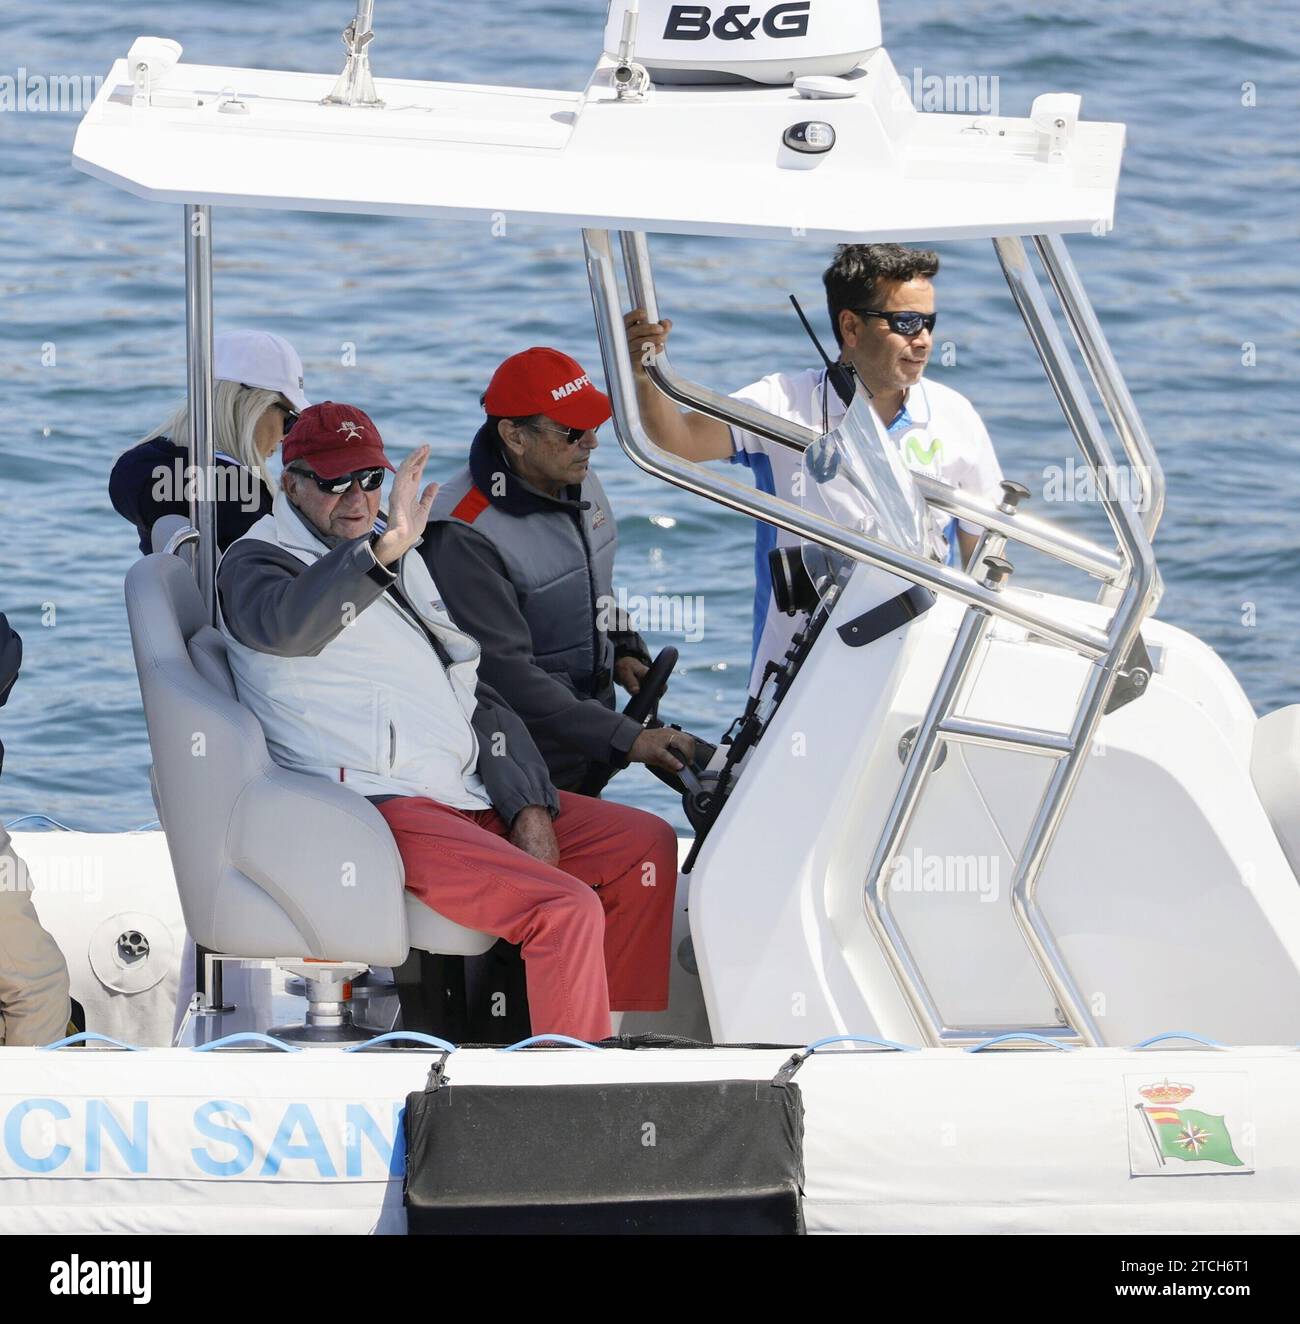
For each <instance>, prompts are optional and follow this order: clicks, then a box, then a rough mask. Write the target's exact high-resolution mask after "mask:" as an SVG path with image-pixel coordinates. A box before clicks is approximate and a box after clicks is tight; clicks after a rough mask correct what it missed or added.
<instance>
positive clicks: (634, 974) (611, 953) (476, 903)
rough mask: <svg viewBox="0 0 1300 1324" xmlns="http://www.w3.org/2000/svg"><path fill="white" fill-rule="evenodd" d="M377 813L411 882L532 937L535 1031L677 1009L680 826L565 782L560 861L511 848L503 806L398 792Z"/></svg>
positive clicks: (527, 941)
mask: <svg viewBox="0 0 1300 1324" xmlns="http://www.w3.org/2000/svg"><path fill="white" fill-rule="evenodd" d="M379 812H380V813H381V814H383V816H384V818H385V820H386V821H387V823H388V826H389V827H390V828H391V829H392V832H393V836H394V837H395V838H396V839H397V849H398V851H399V852H400V853H401V856H402V863H403V865H404V866H405V868H406V887H407V890H408V891H410V892H413V893H414V894H415V895H416V896H418V897H419V898H420V900H421V901H423V902H425V904H427V905H428V906H429V907H431V908H432V909H433V910H436V911H437V912H438V913H439V914H440V915H444V916H446V918H447V919H449V920H452V921H454V922H455V923H457V924H463V925H464V926H465V927H466V928H468V929H478V930H479V931H480V932H483V933H491V934H493V935H495V936H496V937H499V938H505V939H506V940H507V941H508V942H513V943H519V944H520V945H521V946H522V947H523V958H524V972H525V977H526V979H527V982H528V1006H529V1012H530V1018H531V1021H532V1028H533V1033H534V1034H568V1035H572V1036H574V1038H577V1039H586V1040H597V1039H604V1038H606V1037H607V1036H608V1035H609V1034H610V1019H609V1013H610V1009H611V1007H612V1008H613V1009H614V1010H615V1011H662V1010H663V1009H664V1008H665V1007H667V1005H668V959H669V950H668V949H669V946H670V942H671V938H672V927H673V897H674V894H675V892H676V888H677V836H676V833H675V832H674V831H673V829H672V827H670V826H669V824H667V823H665V822H664V821H663V820H662V819H660V818H656V817H655V816H654V815H653V814H647V813H643V812H642V811H641V810H639V809H632V808H629V807H628V806H627V805H620V804H613V803H610V802H609V801H605V800H594V799H591V798H590V797H588V796H583V795H570V794H569V793H568V792H566V791H561V792H560V813H559V817H558V818H556V819H555V820H554V824H553V826H554V828H555V837H556V841H557V842H558V844H559V848H560V863H559V867H558V868H556V867H552V866H551V865H549V864H543V863H542V862H541V861H540V860H537V859H534V858H533V857H532V856H531V855H528V854H526V853H525V852H524V851H521V850H519V849H518V848H517V847H515V846H512V845H511V844H510V842H509V841H508V840H507V837H508V835H509V829H508V828H507V827H506V825H505V823H504V822H503V821H502V819H501V818H500V817H499V816H498V815H497V813H496V812H495V810H491V809H482V810H474V811H465V810H462V809H451V808H449V807H448V806H446V805H442V804H438V803H437V802H436V801H433V800H422V799H418V798H415V797H400V798H398V799H395V800H386V801H385V802H384V803H383V804H381V805H379Z"/></svg>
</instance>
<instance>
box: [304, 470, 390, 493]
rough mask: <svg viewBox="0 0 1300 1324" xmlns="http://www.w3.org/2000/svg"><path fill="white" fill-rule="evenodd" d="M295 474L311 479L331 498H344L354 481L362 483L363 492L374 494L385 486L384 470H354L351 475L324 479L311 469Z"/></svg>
mask: <svg viewBox="0 0 1300 1324" xmlns="http://www.w3.org/2000/svg"><path fill="white" fill-rule="evenodd" d="M293 472H294V473H297V474H302V476H303V477H304V478H310V479H311V480H312V482H313V483H315V484H316V486H317V487H319V488H320V490H321V491H322V492H328V493H329V495H330V496H342V495H343V493H344V492H346V491H347V490H348V488H350V487H351V486H352V484H353V482H354V481H356V482H357V483H360V485H361V490H362V491H363V492H374V491H376V490H377V489H379V488H380V487H382V486H383V485H384V470H383V469H382V468H378V469H354V470H353V471H352V472H351V473H350V474H339V476H338V477H337V478H322V477H321V476H320V474H318V473H313V472H312V471H311V470H310V469H294V470H293Z"/></svg>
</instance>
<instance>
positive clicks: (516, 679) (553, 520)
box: [421, 425, 646, 787]
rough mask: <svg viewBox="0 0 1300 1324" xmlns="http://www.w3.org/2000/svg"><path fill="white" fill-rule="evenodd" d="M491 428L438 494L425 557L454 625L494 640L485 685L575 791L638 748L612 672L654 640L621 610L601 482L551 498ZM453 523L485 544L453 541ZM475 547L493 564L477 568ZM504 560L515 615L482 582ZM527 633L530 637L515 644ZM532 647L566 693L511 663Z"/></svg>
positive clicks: (614, 537) (487, 642)
mask: <svg viewBox="0 0 1300 1324" xmlns="http://www.w3.org/2000/svg"><path fill="white" fill-rule="evenodd" d="M489 428H490V425H485V426H484V427H483V428H482V429H480V431H479V433H478V435H477V436H476V437H475V438H474V443H473V446H472V447H471V449H470V461H469V464H468V465H467V466H466V468H464V469H463V470H461V472H460V473H458V474H457V475H456V476H455V477H453V478H452V479H450V480H449V481H448V482H446V483H444V484H443V485H442V487H441V489H440V490H439V492H438V496H437V499H436V500H435V502H434V505H433V510H432V512H431V514H430V516H429V529H428V531H427V533H426V538H425V544H424V546H423V547H422V549H421V550H422V552H424V553H425V555H426V559H427V562H428V564H429V568H430V570H431V571H432V573H433V576H434V579H435V581H436V583H437V585H438V589H439V591H440V592H441V594H442V596H443V598H444V599H445V601H446V603H447V606H448V608H449V609H450V612H451V614H452V616H453V618H454V619H456V621H457V622H458V623H459V624H460V625H461V627H462V628H463V629H465V630H467V631H468V632H469V633H470V634H473V635H477V636H478V637H479V638H480V639H481V642H482V643H483V645H484V650H483V651H484V656H483V663H482V667H483V672H482V674H483V675H484V678H485V679H487V681H488V682H489V684H492V685H493V686H494V688H496V689H497V690H498V691H499V692H500V694H501V696H502V698H504V699H505V701H506V702H507V703H508V704H510V706H511V707H513V708H514V709H515V711H516V712H518V713H519V715H520V716H521V717H522V718H523V719H524V721H525V722H526V723H528V725H529V729H530V731H531V732H532V735H533V738H534V740H535V741H536V742H537V745H538V748H539V749H541V751H542V753H543V755H545V756H546V759H547V764H548V766H549V767H550V769H551V776H552V779H553V780H554V781H555V784H556V785H557V786H561V787H570V786H573V785H574V784H576V782H577V781H578V780H580V778H581V774H582V772H583V771H584V770H585V767H586V765H587V764H589V763H591V762H621V761H622V758H623V757H624V756H625V755H626V753H627V750H628V749H630V748H631V744H632V741H633V740H634V739H635V738H636V734H637V731H638V729H639V728H637V727H636V726H635V724H634V723H632V722H631V721H630V720H629V719H626V718H623V717H621V716H620V715H618V714H616V713H614V712H613V711H612V708H613V701H614V687H613V666H614V662H615V660H616V657H620V656H623V655H625V654H630V655H632V656H637V657H642V658H645V657H646V653H645V645H644V644H643V643H642V641H641V640H640V638H639V636H637V635H635V634H634V633H631V632H630V631H627V629H626V623H625V622H623V621H622V620H621V619H620V617H619V614H618V613H617V612H615V611H614V606H613V604H614V596H613V595H614V588H613V583H614V555H615V552H616V550H617V547H618V529H617V525H616V523H615V520H614V516H613V513H612V511H611V509H610V505H609V500H608V498H607V497H606V495H605V491H604V489H603V488H602V487H601V484H600V480H599V479H598V478H597V477H596V476H595V474H594V473H591V472H588V474H587V477H586V478H585V479H584V480H583V483H582V486H581V489H577V488H571V489H569V490H568V491H567V492H566V493H565V495H564V496H561V497H550V496H547V495H545V494H544V493H542V492H539V491H537V489H536V488H533V487H532V486H530V485H529V484H527V483H524V482H522V481H521V480H520V479H519V478H518V477H517V476H516V475H515V473H514V472H513V471H512V470H511V469H510V467H509V465H507V464H506V462H505V459H504V457H503V455H502V453H501V448H500V443H499V442H498V440H497V438H496V436H495V433H494V432H490V431H489ZM446 525H458V526H460V527H461V528H463V529H468V530H472V531H473V535H476V537H474V538H468V537H465V536H464V535H454V536H448V535H449V531H448V530H447V529H446V528H444V527H443V526H446ZM478 539H482V540H484V542H486V544H488V547H487V548H483V546H482V544H481V543H478ZM476 549H477V550H478V551H480V552H482V553H484V554H486V555H488V556H489V557H491V558H492V564H491V566H489V567H485V566H484V565H483V563H482V562H481V561H479V562H473V561H472V558H473V556H474V553H475V550H476ZM498 564H499V567H500V568H499V569H498V570H497V575H498V581H499V576H500V574H501V573H502V572H503V573H504V576H505V578H506V579H507V580H508V581H509V588H510V589H512V590H513V592H512V594H511V597H512V599H513V601H512V602H511V603H509V604H505V605H506V606H507V607H508V608H509V611H508V612H505V611H502V610H501V606H502V604H500V603H499V602H498V603H495V604H494V603H493V602H491V601H489V600H488V598H489V593H488V590H489V589H490V588H492V587H499V583H498V585H492V584H491V583H490V582H489V581H486V580H484V579H483V574H484V572H485V570H486V571H487V573H489V574H490V572H491V570H493V569H497V566H498ZM516 609H517V614H515V613H516ZM512 616H513V620H511V619H510V618H511V617H512ZM520 617H522V622H520V619H519V618H520ZM521 631H522V632H524V633H526V635H527V638H526V639H519V638H515V637H513V636H514V635H515V634H518V633H520V632H521ZM522 652H527V653H530V654H531V662H532V665H533V666H534V667H536V668H540V669H541V671H543V672H545V673H547V676H549V677H551V678H553V679H554V680H555V681H558V682H559V683H560V684H561V685H563V687H564V689H565V691H566V693H565V694H564V695H560V694H559V693H558V692H556V693H554V694H552V695H551V697H550V698H549V699H548V698H547V696H546V695H545V694H544V693H542V691H541V688H540V687H538V686H537V685H535V684H534V683H533V681H532V680H530V679H529V677H528V676H527V674H526V673H525V670H524V668H523V667H521V666H519V665H513V666H512V665H510V662H509V660H508V659H503V656H502V655H503V654H505V653H511V654H515V653H522ZM514 661H515V663H516V664H517V663H518V662H519V661H521V659H520V658H518V657H516V658H514ZM533 676H534V677H536V673H535V672H533ZM541 680H542V681H543V683H545V677H542V678H541ZM593 700H594V701H595V704H598V705H600V708H601V709H603V710H604V711H603V712H597V711H595V704H592V702H591V701H593ZM575 704H576V705H577V707H576V708H575V707H574V705H575ZM565 708H568V709H569V711H568V712H567V714H566V713H565V712H564V711H562V709H565ZM579 710H581V711H579Z"/></svg>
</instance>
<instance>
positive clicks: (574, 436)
mask: <svg viewBox="0 0 1300 1324" xmlns="http://www.w3.org/2000/svg"><path fill="white" fill-rule="evenodd" d="M532 426H533V427H535V428H536V429H537V430H538V432H554V433H555V435H556V436H557V437H563V438H564V439H565V441H567V442H568V443H569V445H570V446H576V445H577V444H578V443H579V442H580V441H581V440H582V439H583V437H585V436H586V435H587V433H588V432H590V431H591V429H590V428H558V427H552V426H550V425H548V424H546V423H534V424H533V425H532Z"/></svg>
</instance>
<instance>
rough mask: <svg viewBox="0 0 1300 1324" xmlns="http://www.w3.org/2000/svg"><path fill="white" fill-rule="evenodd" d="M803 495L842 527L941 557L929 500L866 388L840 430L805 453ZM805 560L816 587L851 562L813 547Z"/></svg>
mask: <svg viewBox="0 0 1300 1324" xmlns="http://www.w3.org/2000/svg"><path fill="white" fill-rule="evenodd" d="M799 497H800V504H801V505H802V506H803V508H804V509H805V510H807V511H809V512H811V513H815V514H818V515H822V516H824V517H825V518H827V519H830V520H833V521H834V522H835V523H836V524H838V525H840V526H841V528H845V529H852V530H853V531H854V532H856V533H864V534H869V535H870V536H871V537H873V538H877V539H879V540H880V541H881V542H885V543H889V544H890V545H891V546H892V547H896V548H898V549H899V550H900V551H905V552H910V553H911V554H912V555H913V556H933V555H935V554H936V548H935V546H934V541H935V536H936V534H935V525H934V521H933V520H932V519H931V518H930V516H929V514H928V512H927V509H926V505H925V501H924V500H923V499H922V497H921V494H920V492H919V491H918V490H917V487H916V484H915V482H913V481H912V475H911V473H910V472H909V470H908V468H907V466H906V464H904V462H903V458H902V456H901V455H900V454H899V453H898V447H897V446H895V445H894V443H893V441H892V440H891V439H890V436H889V434H888V432H887V431H886V430H885V427H884V425H883V424H882V423H881V421H880V417H879V415H878V414H877V413H876V411H875V410H874V409H873V408H872V406H871V401H870V400H869V399H868V397H867V396H866V394H865V393H864V392H863V391H861V390H859V391H858V393H857V395H856V397H855V398H854V400H853V404H852V405H851V406H850V407H849V411H848V413H846V414H845V416H844V421H843V422H842V423H841V424H840V425H839V427H837V428H835V429H834V430H833V431H831V432H828V433H826V434H825V436H823V437H820V438H818V439H817V440H816V441H815V442H813V443H812V445H811V446H809V447H808V449H807V450H806V451H805V452H804V457H803V467H802V472H801V473H800V486H799ZM803 558H804V564H805V566H806V567H807V569H808V572H809V574H810V575H811V576H812V579H813V582H814V583H815V584H816V583H820V582H824V581H825V579H826V576H827V573H828V571H829V570H832V567H833V566H834V567H835V568H837V569H838V568H839V565H840V562H841V561H843V560H847V558H842V557H841V556H839V554H836V553H830V552H828V551H827V550H826V549H825V548H823V547H819V546H817V545H816V544H811V543H805V544H804V550H803ZM831 578H832V579H836V578H839V575H838V574H836V573H832V574H831Z"/></svg>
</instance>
